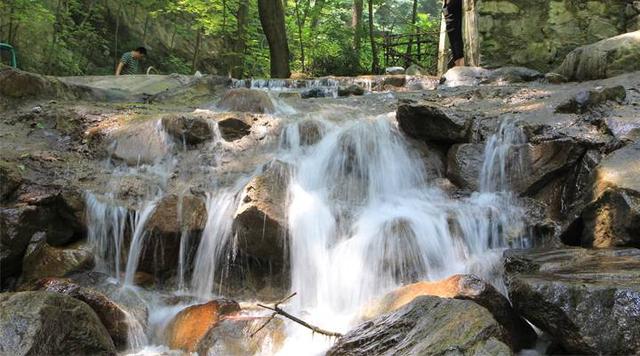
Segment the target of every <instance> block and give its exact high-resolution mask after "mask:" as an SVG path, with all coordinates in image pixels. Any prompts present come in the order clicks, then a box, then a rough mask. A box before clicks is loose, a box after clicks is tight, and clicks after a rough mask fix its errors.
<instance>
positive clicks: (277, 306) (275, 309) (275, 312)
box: [251, 293, 342, 337]
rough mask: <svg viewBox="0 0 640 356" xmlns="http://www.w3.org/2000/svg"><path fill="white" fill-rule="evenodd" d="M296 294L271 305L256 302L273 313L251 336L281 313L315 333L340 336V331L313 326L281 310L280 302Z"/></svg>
mask: <svg viewBox="0 0 640 356" xmlns="http://www.w3.org/2000/svg"><path fill="white" fill-rule="evenodd" d="M296 294H297V293H293V294H291V295H290V296H288V297H286V298H284V299H282V300H280V301H278V302H277V303H275V304H274V305H273V307H270V306H268V305H263V304H258V306H259V307H261V308H265V309H269V310H272V311H273V314H271V317H269V319H268V320H267V321H266V322H265V323H264V324H262V326H261V327H260V328H258V330H256V331H255V332H254V333H253V334H251V337H253V336H254V335H255V334H257V333H258V332H259V331H260V330H262V329H263V328H264V327H265V326H267V324H269V323H270V322H271V320H273V318H275V317H276V315H282V316H284V317H285V318H287V319H289V320H292V321H294V322H296V323H298V324H300V325H302V326H304V327H306V328H308V329H310V330H311V331H313V332H315V333H318V334H322V335H326V336H330V337H340V336H342V334H340V333H336V332H333V331H327V330H324V329H321V328H319V327H317V326H313V325H311V324H309V323H307V322H306V321H304V320H302V319H300V318H298V317H296V316H293V315H291V314H289V313H287V312H286V311H284V310H282V308H280V304H282V303H284V302H286V301H287V300H289V299H291V298H293V297H294V296H295V295H296Z"/></svg>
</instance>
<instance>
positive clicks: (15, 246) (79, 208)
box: [0, 187, 86, 279]
mask: <svg viewBox="0 0 640 356" xmlns="http://www.w3.org/2000/svg"><path fill="white" fill-rule="evenodd" d="M40 188H42V187H35V188H33V190H28V191H26V192H24V193H23V194H21V195H20V197H19V198H18V199H19V202H18V204H16V205H14V206H9V207H0V231H1V233H0V273H1V274H0V276H1V277H0V279H4V278H6V277H8V276H15V275H17V274H18V273H20V271H21V269H22V268H21V267H22V258H23V256H24V254H25V251H26V249H27V246H28V245H29V242H30V241H31V238H32V237H33V235H34V234H35V233H36V232H44V233H46V242H47V243H48V244H49V245H52V246H63V245H66V244H69V243H72V242H74V241H76V240H77V239H79V238H80V237H81V236H82V235H83V233H84V230H85V228H86V227H85V226H84V224H85V222H84V201H83V200H82V196H81V194H79V193H78V192H76V191H73V190H65V189H57V188H42V189H40Z"/></svg>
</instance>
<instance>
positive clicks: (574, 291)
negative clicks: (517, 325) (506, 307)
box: [505, 248, 640, 355]
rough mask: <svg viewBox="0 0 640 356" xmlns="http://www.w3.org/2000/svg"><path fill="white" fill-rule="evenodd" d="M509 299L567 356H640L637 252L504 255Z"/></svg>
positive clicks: (639, 265) (576, 250)
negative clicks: (567, 354) (568, 355)
mask: <svg viewBox="0 0 640 356" xmlns="http://www.w3.org/2000/svg"><path fill="white" fill-rule="evenodd" d="M505 271H506V279H507V285H508V289H509V298H510V300H511V302H512V303H513V307H514V308H515V309H516V310H517V311H518V312H519V313H520V314H521V315H522V316H524V317H525V318H526V319H527V320H529V321H530V322H532V323H533V324H534V325H536V326H537V327H539V328H541V329H542V330H544V331H546V332H547V333H548V334H549V335H550V336H551V337H552V338H553V340H554V341H555V342H556V343H558V344H559V345H560V347H561V349H562V350H563V351H564V352H567V353H569V354H583V355H584V354H589V355H591V354H613V355H631V354H638V353H640V323H638V319H639V318H640V312H639V311H640V283H638V281H639V280H640V250H636V249H626V250H625V249H601V250H587V249H582V248H565V249H553V250H546V251H544V250H541V251H536V250H529V251H527V250H522V251H510V252H507V253H506V254H505Z"/></svg>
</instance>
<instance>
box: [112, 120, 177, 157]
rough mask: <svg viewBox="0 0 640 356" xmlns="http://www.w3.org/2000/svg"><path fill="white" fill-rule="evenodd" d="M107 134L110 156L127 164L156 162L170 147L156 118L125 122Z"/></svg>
mask: <svg viewBox="0 0 640 356" xmlns="http://www.w3.org/2000/svg"><path fill="white" fill-rule="evenodd" d="M109 136H110V142H111V144H110V145H109V150H110V152H109V154H110V156H111V157H112V158H115V159H116V160H119V161H122V162H124V163H126V164H127V165H129V166H137V165H141V164H154V163H158V162H160V161H161V160H162V159H163V158H164V157H165V156H166V155H167V153H169V151H170V148H171V147H170V145H169V142H167V139H166V133H165V132H164V130H163V128H162V125H161V124H160V122H159V121H156V120H147V121H143V122H140V123H131V124H127V125H125V126H123V127H121V128H119V129H117V130H115V131H113V132H111V133H109Z"/></svg>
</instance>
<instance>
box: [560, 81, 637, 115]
mask: <svg viewBox="0 0 640 356" xmlns="http://www.w3.org/2000/svg"><path fill="white" fill-rule="evenodd" d="M626 97H627V92H626V90H625V89H624V87H623V86H622V85H617V86H613V87H605V88H603V87H599V88H596V89H593V90H584V91H581V92H579V93H578V94H577V95H576V96H575V97H573V98H571V99H569V100H568V101H566V102H565V103H562V104H560V105H558V107H557V108H556V112H557V113H564V114H582V113H585V112H587V111H589V110H591V109H594V108H596V107H598V106H601V105H603V104H606V103H607V102H609V101H616V102H621V101H623V100H624V99H625V98H626Z"/></svg>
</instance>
